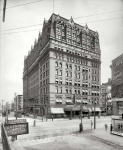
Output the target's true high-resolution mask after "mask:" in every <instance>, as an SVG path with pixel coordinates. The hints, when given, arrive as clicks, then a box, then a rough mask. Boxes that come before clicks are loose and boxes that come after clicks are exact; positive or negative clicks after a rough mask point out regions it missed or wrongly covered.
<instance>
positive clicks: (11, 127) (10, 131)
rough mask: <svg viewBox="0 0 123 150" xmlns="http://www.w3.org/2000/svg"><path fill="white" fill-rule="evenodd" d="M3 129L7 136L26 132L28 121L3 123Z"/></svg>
mask: <svg viewBox="0 0 123 150" xmlns="http://www.w3.org/2000/svg"><path fill="white" fill-rule="evenodd" d="M4 126H5V130H6V132H7V135H8V136H13V135H21V134H28V133H29V131H28V123H27V122H26V123H18V124H5V125H4Z"/></svg>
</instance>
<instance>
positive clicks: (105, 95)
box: [100, 79, 112, 115]
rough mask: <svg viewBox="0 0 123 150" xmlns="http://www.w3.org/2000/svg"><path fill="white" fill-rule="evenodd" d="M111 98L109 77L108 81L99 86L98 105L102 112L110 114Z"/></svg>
mask: <svg viewBox="0 0 123 150" xmlns="http://www.w3.org/2000/svg"><path fill="white" fill-rule="evenodd" d="M111 98H112V97H111V79H108V82H106V83H102V85H101V86H100V105H101V110H102V113H106V114H108V115H110V114H111V110H112V101H111Z"/></svg>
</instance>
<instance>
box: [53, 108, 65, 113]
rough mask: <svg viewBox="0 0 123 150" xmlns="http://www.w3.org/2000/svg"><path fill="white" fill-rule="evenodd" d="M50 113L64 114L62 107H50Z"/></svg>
mask: <svg viewBox="0 0 123 150" xmlns="http://www.w3.org/2000/svg"><path fill="white" fill-rule="evenodd" d="M51 114H64V110H63V108H51Z"/></svg>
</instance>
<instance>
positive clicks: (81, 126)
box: [80, 100, 83, 132]
mask: <svg viewBox="0 0 123 150" xmlns="http://www.w3.org/2000/svg"><path fill="white" fill-rule="evenodd" d="M82 104H83V101H82V100H81V105H80V108H81V109H80V110H81V111H80V118H81V123H80V132H81V131H83V124H82V107H83V106H82Z"/></svg>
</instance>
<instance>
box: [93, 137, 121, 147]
mask: <svg viewBox="0 0 123 150" xmlns="http://www.w3.org/2000/svg"><path fill="white" fill-rule="evenodd" d="M91 136H92V137H94V138H98V139H99V140H101V141H104V142H105V143H107V144H108V145H115V146H118V147H122V148H123V145H119V144H117V143H114V142H111V141H108V140H105V139H102V138H100V137H98V136H94V135H91Z"/></svg>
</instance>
